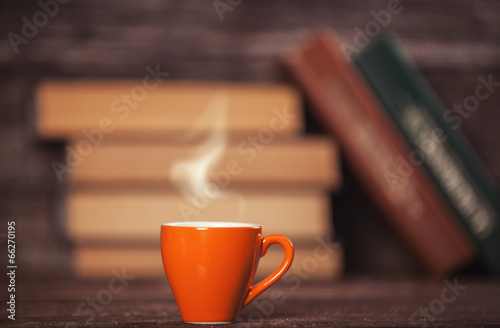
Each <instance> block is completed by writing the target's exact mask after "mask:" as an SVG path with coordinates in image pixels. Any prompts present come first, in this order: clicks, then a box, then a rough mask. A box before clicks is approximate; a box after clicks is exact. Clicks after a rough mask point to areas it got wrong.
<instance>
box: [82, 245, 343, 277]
mask: <svg viewBox="0 0 500 328" xmlns="http://www.w3.org/2000/svg"><path fill="white" fill-rule="evenodd" d="M282 259H283V250H282V249H281V248H280V247H279V245H275V246H271V248H269V250H268V252H267V254H266V255H265V256H264V257H262V258H261V260H260V262H259V267H258V269H257V273H256V279H257V280H258V279H262V278H264V277H266V276H268V275H269V274H271V273H272V272H274V270H276V269H277V268H278V266H279V265H280V263H281V261H282ZM73 261H74V262H73V263H74V270H75V272H76V274H77V275H78V276H79V277H81V278H105V277H109V276H111V275H112V270H117V271H119V272H122V270H124V272H125V273H126V274H127V275H133V276H135V278H137V279H143V278H161V277H165V272H164V269H163V265H162V259H161V250H160V243H159V241H158V245H157V247H154V248H153V247H150V248H134V247H127V248H111V247H77V248H76V249H75V251H74V254H73ZM343 269H344V258H343V250H342V247H341V246H339V245H329V244H325V243H324V242H323V243H322V242H316V241H314V242H313V243H312V244H311V245H308V246H297V245H296V246H295V255H294V260H293V263H292V266H291V267H290V269H289V271H288V272H287V273H286V275H285V277H284V278H283V282H285V283H289V284H291V285H294V286H296V285H297V283H299V284H300V282H303V281H306V280H309V279H332V278H337V277H339V276H340V275H341V274H342V272H343Z"/></svg>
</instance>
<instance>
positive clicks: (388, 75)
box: [353, 34, 500, 274]
mask: <svg viewBox="0 0 500 328" xmlns="http://www.w3.org/2000/svg"><path fill="white" fill-rule="evenodd" d="M353 59H354V63H355V64H356V66H357V67H358V69H359V70H360V71H361V73H362V75H363V76H364V77H365V79H366V80H367V81H368V84H369V85H370V86H371V88H372V89H373V91H374V93H375V94H376V96H377V97H378V99H379V100H380V102H381V103H382V105H383V106H384V107H385V109H386V111H387V113H388V114H389V116H390V117H391V118H392V119H393V121H394V122H395V124H396V125H397V126H398V128H399V129H400V130H401V132H402V133H403V135H404V136H405V138H406V139H407V141H408V143H409V144H410V145H411V146H412V148H413V152H412V153H411V154H410V158H409V161H410V162H411V163H412V164H413V165H414V166H420V165H423V166H424V167H425V169H426V170H427V171H428V172H429V174H430V175H431V177H432V178H433V180H434V182H435V183H436V185H437V186H438V188H439V190H440V191H441V192H442V193H443V195H444V196H445V198H446V200H447V201H448V202H449V203H450V205H451V206H452V208H453V209H454V211H455V213H456V215H457V217H458V218H459V219H460V221H461V222H462V224H463V225H464V226H465V228H466V229H467V231H468V232H469V234H470V236H471V238H472V239H473V240H474V241H475V243H476V246H477V248H478V251H479V256H480V260H481V262H482V263H483V264H484V266H485V268H486V269H487V270H488V271H489V272H491V273H495V274H500V201H499V197H498V194H497V190H496V187H495V184H494V182H493V178H492V177H490V176H489V175H488V173H487V170H486V168H485V167H484V166H483V165H482V163H481V162H480V160H479V159H478V157H477V155H476V154H475V152H474V151H473V150H472V148H471V147H470V145H469V143H468V142H467V140H466V139H465V137H464V136H463V135H462V134H461V132H460V131H459V130H456V129H453V128H452V127H451V126H450V125H448V124H447V123H446V120H445V118H444V116H443V115H444V107H443V105H442V104H441V103H440V101H439V100H438V99H437V97H436V96H435V95H434V93H433V92H432V91H431V88H430V87H429V85H428V83H427V82H426V81H425V79H424V78H423V77H422V76H421V74H420V73H419V71H418V70H417V68H416V66H415V65H414V64H413V63H412V62H411V61H410V60H409V59H408V57H407V56H406V55H405V54H404V53H403V51H402V50H401V49H400V48H399V46H398V44H397V42H396V39H395V38H394V37H393V36H392V35H389V34H384V35H382V36H381V37H380V38H379V39H377V40H374V41H373V42H372V44H371V45H370V46H369V47H367V48H366V49H365V50H364V51H362V52H361V53H360V54H358V55H356V56H355V57H354V58H353Z"/></svg>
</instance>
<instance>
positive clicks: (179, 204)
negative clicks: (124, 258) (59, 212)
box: [66, 189, 332, 245]
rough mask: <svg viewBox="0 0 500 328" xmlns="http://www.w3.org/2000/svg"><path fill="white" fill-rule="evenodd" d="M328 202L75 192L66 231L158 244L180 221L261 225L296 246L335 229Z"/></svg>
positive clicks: (301, 194)
mask: <svg viewBox="0 0 500 328" xmlns="http://www.w3.org/2000/svg"><path fill="white" fill-rule="evenodd" d="M330 206H331V204H330V199H329V196H328V195H327V194H325V193H324V192H322V191H318V190H316V191H314V190H303V191H283V190H282V191H265V190H256V191H238V192H236V191H226V192H225V193H224V194H222V193H221V194H220V195H219V196H218V197H215V198H210V197H207V198H203V197H202V196H193V197H192V198H190V197H185V196H184V195H181V194H179V193H176V192H172V191H161V190H156V191H154V190H142V189H137V190H129V191H116V190H115V191H98V190H95V189H91V190H83V191H78V190H74V191H72V192H70V193H69V195H68V196H67V204H66V207H67V222H66V225H67V229H68V233H69V236H70V237H71V239H72V240H73V241H74V242H76V243H77V244H85V243H87V244H89V243H107V244H113V243H114V244H116V243H121V244H125V245H129V244H141V245H147V244H149V245H153V244H154V245H155V244H157V243H158V240H159V238H160V226H161V224H163V223H166V222H176V221H229V222H231V221H236V222H248V223H255V224H259V225H261V226H262V227H263V233H264V234H272V233H279V234H283V235H285V236H288V237H290V238H293V239H295V240H298V241H302V240H311V239H314V238H316V237H317V236H322V235H325V234H328V233H330V232H331V231H332V230H331V229H332V228H331V227H332V222H331V208H330Z"/></svg>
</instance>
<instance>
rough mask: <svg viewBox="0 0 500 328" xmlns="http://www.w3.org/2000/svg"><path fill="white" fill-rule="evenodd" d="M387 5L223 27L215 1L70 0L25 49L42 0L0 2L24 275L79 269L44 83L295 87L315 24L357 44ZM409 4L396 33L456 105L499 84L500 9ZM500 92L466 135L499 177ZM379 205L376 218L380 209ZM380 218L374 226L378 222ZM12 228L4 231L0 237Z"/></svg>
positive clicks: (5, 132) (358, 258) (0, 164)
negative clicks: (41, 130)
mask: <svg viewBox="0 0 500 328" xmlns="http://www.w3.org/2000/svg"><path fill="white" fill-rule="evenodd" d="M47 2H51V3H54V1H47ZM61 2H63V1H61ZM223 2H226V1H223ZM233 3H237V1H233ZM388 3H389V2H388V1H361V0H342V1H328V0H311V1H299V0H292V1H290V0H289V1H284V0H283V1H264V0H253V1H249V0H243V1H241V3H240V4H239V5H237V6H236V7H234V8H233V10H232V11H227V12H225V13H224V20H223V21H221V20H220V18H219V16H218V14H217V12H216V11H215V9H214V6H213V3H212V1H202V0H196V1H195V0H189V1H173V0H170V1H168V0H167V1H161V0H144V1H118V0H99V1H98V0H86V1H84V0H72V1H68V3H67V4H65V5H60V6H59V8H58V12H57V13H56V14H55V15H54V17H50V18H49V19H48V21H47V23H46V24H45V25H44V26H41V27H40V28H39V30H38V32H37V34H36V35H34V36H33V37H32V38H31V37H30V38H28V39H27V43H26V44H20V45H19V49H18V52H17V53H16V52H15V51H14V50H13V47H12V45H11V43H10V42H9V39H8V38H7V35H8V33H10V32H13V33H16V34H17V35H22V31H21V29H22V26H23V21H22V20H21V19H22V18H23V17H26V18H28V20H30V21H32V19H33V15H36V13H37V12H39V11H40V10H42V8H41V7H40V6H39V4H38V2H37V1H8V2H7V1H2V2H1V3H0V31H1V33H0V217H1V224H2V225H6V223H5V222H6V221H8V220H16V221H17V223H18V244H19V246H18V247H19V250H18V256H19V257H20V259H19V260H20V261H22V264H23V270H20V271H21V272H23V273H24V274H29V273H30V272H31V273H34V274H37V275H66V274H69V273H70V268H69V261H68V259H69V257H70V251H69V250H70V248H69V247H68V245H69V243H68V241H67V240H66V239H65V237H64V234H63V233H62V231H64V227H63V225H62V224H61V221H58V220H56V219H55V218H56V217H57V216H58V215H57V212H58V211H60V210H61V208H60V206H59V205H60V204H59V205H58V199H59V200H60V195H61V193H62V192H63V190H64V184H59V183H58V182H57V180H56V179H55V175H54V173H53V171H52V169H51V167H50V164H51V163H52V162H53V161H55V160H58V161H61V160H62V159H63V156H64V151H63V147H64V145H63V144H61V143H47V142H41V141H40V140H38V139H37V136H36V134H35V132H34V129H33V121H34V113H33V102H32V95H33V88H34V86H35V85H36V83H37V81H39V80H40V79H43V78H48V77H65V78H66V77H67V78H81V77H92V78H100V77H102V78H121V77H135V78H141V77H142V76H144V74H145V67H146V66H148V65H149V66H152V67H154V66H156V65H160V67H161V69H162V70H165V71H168V72H169V73H170V76H169V79H171V80H179V79H198V80H235V81H236V80H241V81H273V82H274V81H288V77H287V75H286V74H285V72H284V70H283V68H282V66H281V64H280V63H279V60H278V59H279V57H280V56H281V55H282V54H283V53H286V51H288V50H290V49H291V47H292V46H293V45H294V44H295V43H296V42H298V41H299V40H301V39H302V38H304V37H305V36H307V34H308V33H310V32H311V31H312V30H313V29H314V28H315V27H316V26H318V25H326V26H331V27H334V28H335V29H336V30H337V32H338V33H339V35H340V37H341V39H342V40H344V41H345V42H347V43H349V44H354V38H355V34H356V32H355V28H360V29H362V30H363V29H364V28H365V26H366V24H367V23H368V22H370V21H373V20H374V17H373V16H372V14H371V11H375V12H378V11H380V10H385V9H387V6H388ZM400 6H402V8H403V9H402V11H401V12H400V13H398V14H395V15H392V16H391V19H390V22H389V23H388V27H389V28H390V29H392V30H394V31H395V32H396V33H397V34H398V35H399V37H400V38H401V40H402V42H403V44H404V46H405V47H406V49H407V50H408V52H409V53H410V54H411V55H412V56H413V57H414V59H415V61H416V63H417V64H418V65H419V66H420V67H421V69H422V71H423V73H424V74H425V75H426V77H427V78H428V79H429V80H430V83H431V84H432V86H433V87H434V88H435V90H436V91H437V93H438V94H439V96H440V97H441V99H442V100H443V102H444V104H445V105H446V106H447V107H451V106H452V105H453V104H454V103H462V102H463V100H464V98H465V97H467V96H468V95H472V94H473V93H474V90H475V87H476V85H477V84H478V81H477V77H478V76H483V77H487V76H488V75H489V74H492V76H493V80H495V81H500V2H499V1H496V0H480V1H468V0H444V1H401V4H400ZM498 89H499V90H497V91H495V92H493V93H492V94H491V96H490V97H489V98H488V99H487V100H484V101H482V102H481V103H480V106H479V108H478V109H477V110H476V111H475V112H474V113H472V115H470V117H469V118H467V119H465V120H464V121H463V124H462V126H461V128H462V130H463V131H464V133H465V134H466V136H467V137H468V138H469V140H470V142H471V144H472V145H473V146H474V147H475V148H476V150H477V152H478V153H479V155H480V157H481V158H482V159H483V160H484V162H485V163H486V165H487V167H488V168H489V169H490V170H491V171H492V173H493V175H494V177H495V179H496V180H497V181H500V135H499V129H498V127H499V126H500V113H499V110H500V88H498ZM310 126H312V127H313V128H312V130H316V129H315V128H314V126H315V125H314V124H311V125H310ZM316 132H317V131H316ZM347 185H350V183H349V181H347ZM353 188H354V190H351V191H349V192H347V194H345V195H348V196H347V198H348V199H351V201H352V202H354V203H356V202H358V203H359V202H360V200H359V199H357V200H356V199H354V200H352V199H353V197H355V196H349V195H356V194H357V193H359V190H357V189H356V184H354V187H353ZM341 198H342V196H341ZM344 198H345V197H344ZM360 199H362V198H360ZM370 206H371V205H370ZM370 206H368V205H367V209H368V210H366V212H368V213H371V212H372V211H373V208H372V207H370ZM344 211H345V212H344ZM340 213H347V214H345V215H344V221H342V222H337V223H338V225H339V228H340V229H344V232H346V231H347V232H349V231H356V232H355V233H354V235H353V236H354V239H355V240H356V238H358V239H360V238H362V236H365V235H367V234H369V232H368V230H366V229H365V230H362V229H363V228H356V227H355V226H353V225H352V224H349V223H348V219H349V218H348V216H349V210H348V209H341V211H340ZM339 220H341V219H339ZM374 220H375V221H373V222H374V223H373V224H372V225H374V226H377V225H379V221H377V220H378V219H374ZM358 223H359V222H358ZM381 225H382V224H381ZM4 231H5V228H4V227H3V226H2V227H1V229H0V232H4ZM341 232H342V231H341ZM349 237H350V235H349V233H347V235H346V236H345V238H347V239H349ZM0 238H5V236H4V235H0ZM350 244H352V245H350V246H349V247H351V248H350V252H351V253H350V254H353V255H352V256H351V257H349V258H350V262H352V263H350V265H351V269H352V270H353V271H356V270H358V271H362V272H369V270H370V264H369V263H368V262H369V261H368V262H367V261H364V260H363V259H365V258H367V253H366V251H365V250H364V248H363V249H361V250H360V249H359V247H361V246H360V245H362V243H361V242H356V241H354V242H352V241H351V242H350ZM356 247H358V249H356ZM3 251H4V250H3V249H2V252H3ZM399 257H401V258H403V257H404V256H403V255H402V254H400V255H399ZM396 258H397V256H396ZM2 261H4V257H3V256H2ZM363 261H364V262H363ZM367 263H368V264H367ZM389 267H390V266H389ZM395 267H398V266H395ZM410 267H411V265H410Z"/></svg>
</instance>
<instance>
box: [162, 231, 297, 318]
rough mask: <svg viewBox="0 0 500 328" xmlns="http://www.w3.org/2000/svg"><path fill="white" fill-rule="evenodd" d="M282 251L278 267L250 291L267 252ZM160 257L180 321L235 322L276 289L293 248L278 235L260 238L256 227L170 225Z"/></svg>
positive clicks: (164, 236) (163, 236) (163, 232)
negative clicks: (279, 248)
mask: <svg viewBox="0 0 500 328" xmlns="http://www.w3.org/2000/svg"><path fill="white" fill-rule="evenodd" d="M272 244H279V245H281V246H282V247H283V248H284V249H285V257H284V259H283V261H282V262H281V265H280V266H279V267H278V269H276V271H274V272H273V273H272V274H271V275H270V276H268V277H267V278H265V279H264V280H262V281H261V282H259V283H257V284H256V285H254V286H251V283H252V281H253V278H254V275H255V271H256V270H257V266H258V264H259V260H260V258H261V257H262V256H264V255H265V254H266V251H267V249H268V247H269V246H270V245H272ZM161 255H162V259H163V267H164V268H165V273H166V275H167V279H168V282H169V284H170V287H171V288H172V292H173V294H174V297H175V300H176V302H177V306H178V307H179V311H180V313H181V317H182V320H184V321H185V322H188V323H206V324H220V323H230V322H234V321H236V320H237V318H238V314H239V312H240V310H241V309H242V308H243V307H244V306H246V305H247V304H248V303H250V302H251V301H252V300H253V299H254V298H255V297H256V296H257V295H259V294H260V293H262V292H263V291H264V290H266V289H267V288H269V287H270V286H271V285H272V284H273V283H275V282H276V281H277V280H278V279H279V278H280V277H281V276H282V275H283V274H284V273H285V272H286V271H287V270H288V268H289V267H290V265H291V264H292V261H293V245H292V243H291V241H290V240H289V239H288V238H286V237H284V236H282V235H268V236H262V228H261V227H260V226H259V225H256V224H249V223H236V222H174V223H166V224H163V225H162V226H161Z"/></svg>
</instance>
